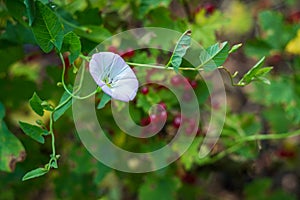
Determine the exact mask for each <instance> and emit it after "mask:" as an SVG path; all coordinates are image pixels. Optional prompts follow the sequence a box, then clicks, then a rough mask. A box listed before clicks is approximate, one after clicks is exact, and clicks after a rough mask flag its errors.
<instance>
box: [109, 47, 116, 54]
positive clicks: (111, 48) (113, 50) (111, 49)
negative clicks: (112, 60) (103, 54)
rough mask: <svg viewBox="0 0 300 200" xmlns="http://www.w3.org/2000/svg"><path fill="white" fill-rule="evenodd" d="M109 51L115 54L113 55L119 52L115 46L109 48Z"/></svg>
mask: <svg viewBox="0 0 300 200" xmlns="http://www.w3.org/2000/svg"><path fill="white" fill-rule="evenodd" d="M108 51H110V52H113V53H118V50H117V48H116V47H115V46H109V47H108Z"/></svg>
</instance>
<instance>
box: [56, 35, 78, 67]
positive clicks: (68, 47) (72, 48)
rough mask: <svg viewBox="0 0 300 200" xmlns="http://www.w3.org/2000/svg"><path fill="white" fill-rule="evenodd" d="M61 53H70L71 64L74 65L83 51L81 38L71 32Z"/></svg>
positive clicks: (65, 38)
mask: <svg viewBox="0 0 300 200" xmlns="http://www.w3.org/2000/svg"><path fill="white" fill-rule="evenodd" d="M61 51H62V52H66V51H69V52H70V55H69V60H70V63H73V62H74V61H75V60H76V58H77V57H78V56H79V54H80V51H81V43H80V40H79V37H78V36H77V35H76V34H75V33H74V32H69V33H67V34H66V35H65V37H64V41H63V45H62V49H61Z"/></svg>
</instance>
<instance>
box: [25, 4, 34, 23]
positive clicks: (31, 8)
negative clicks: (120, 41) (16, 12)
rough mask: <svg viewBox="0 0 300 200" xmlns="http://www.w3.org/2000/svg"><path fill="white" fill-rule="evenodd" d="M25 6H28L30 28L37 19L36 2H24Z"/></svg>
mask: <svg viewBox="0 0 300 200" xmlns="http://www.w3.org/2000/svg"><path fill="white" fill-rule="evenodd" d="M24 4H25V6H26V13H27V16H28V19H29V26H31V25H32V23H33V21H34V18H35V5H34V0H24Z"/></svg>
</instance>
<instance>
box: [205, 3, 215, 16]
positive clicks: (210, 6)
mask: <svg viewBox="0 0 300 200" xmlns="http://www.w3.org/2000/svg"><path fill="white" fill-rule="evenodd" d="M204 9H205V11H206V13H207V14H212V13H213V12H214V11H215V9H216V7H215V5H214V4H212V3H206V4H205V5H204Z"/></svg>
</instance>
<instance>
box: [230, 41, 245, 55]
mask: <svg viewBox="0 0 300 200" xmlns="http://www.w3.org/2000/svg"><path fill="white" fill-rule="evenodd" d="M242 45H243V44H242V43H240V44H236V45H233V46H232V47H231V49H230V50H229V52H228V54H231V53H234V52H236V51H237V50H238V49H239V48H240V47H241V46H242Z"/></svg>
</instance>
